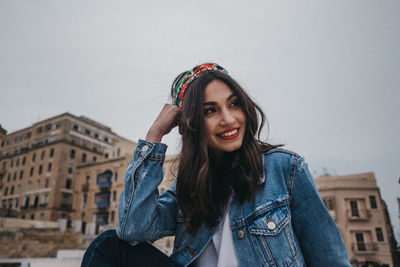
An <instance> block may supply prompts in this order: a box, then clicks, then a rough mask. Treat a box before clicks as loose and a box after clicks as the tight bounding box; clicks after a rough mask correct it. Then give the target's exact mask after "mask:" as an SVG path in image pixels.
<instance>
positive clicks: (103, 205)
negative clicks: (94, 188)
mask: <svg viewBox="0 0 400 267" xmlns="http://www.w3.org/2000/svg"><path fill="white" fill-rule="evenodd" d="M96 204H97V207H98V208H106V207H108V206H110V201H108V200H107V201H98V202H96Z"/></svg>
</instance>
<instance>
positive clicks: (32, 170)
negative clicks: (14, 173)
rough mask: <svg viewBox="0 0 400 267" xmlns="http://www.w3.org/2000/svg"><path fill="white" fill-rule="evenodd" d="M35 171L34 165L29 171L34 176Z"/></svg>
mask: <svg viewBox="0 0 400 267" xmlns="http://www.w3.org/2000/svg"><path fill="white" fill-rule="evenodd" d="M34 171H35V168H34V167H31V170H30V172H29V176H31V177H32V175H33V172H34Z"/></svg>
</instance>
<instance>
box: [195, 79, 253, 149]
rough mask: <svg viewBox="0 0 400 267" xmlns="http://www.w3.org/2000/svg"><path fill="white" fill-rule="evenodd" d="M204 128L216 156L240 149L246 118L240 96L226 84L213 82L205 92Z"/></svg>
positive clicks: (208, 144)
mask: <svg viewBox="0 0 400 267" xmlns="http://www.w3.org/2000/svg"><path fill="white" fill-rule="evenodd" d="M203 108H204V126H205V134H206V139H207V146H208V148H209V149H210V150H211V151H212V152H213V153H214V154H215V155H216V156H221V155H222V154H223V152H232V151H235V150H237V149H239V148H240V147H241V146H242V143H243V137H244V133H245V130H246V116H245V114H244V113H243V110H242V108H241V106H240V103H239V99H238V96H236V95H235V94H234V93H233V92H232V90H231V89H230V88H229V86H227V85H226V84H225V83H224V82H222V81H220V80H213V81H212V82H210V83H209V84H208V85H207V87H206V88H205V91H204V103H203Z"/></svg>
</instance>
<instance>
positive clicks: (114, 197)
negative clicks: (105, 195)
mask: <svg viewBox="0 0 400 267" xmlns="http://www.w3.org/2000/svg"><path fill="white" fill-rule="evenodd" d="M115 200H117V191H115V190H114V191H113V201H115Z"/></svg>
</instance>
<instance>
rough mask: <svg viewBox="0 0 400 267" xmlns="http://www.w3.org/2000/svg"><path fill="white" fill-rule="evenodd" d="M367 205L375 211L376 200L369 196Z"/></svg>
mask: <svg viewBox="0 0 400 267" xmlns="http://www.w3.org/2000/svg"><path fill="white" fill-rule="evenodd" d="M369 204H370V205H371V209H377V208H378V206H377V205H376V198H375V196H369Z"/></svg>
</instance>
